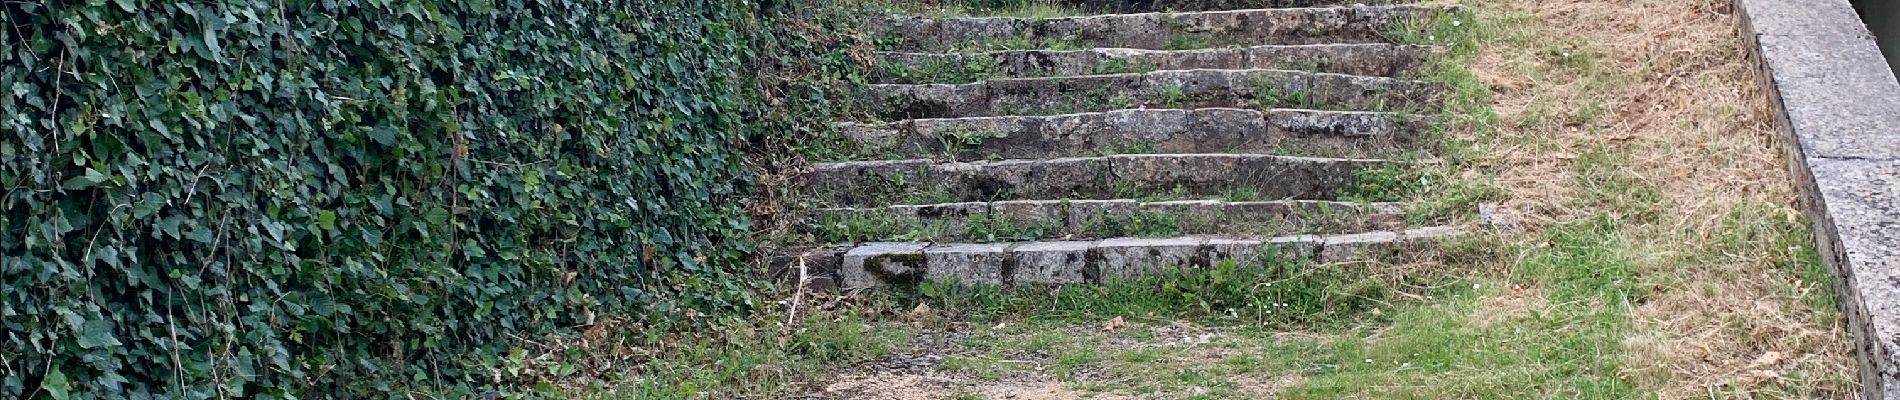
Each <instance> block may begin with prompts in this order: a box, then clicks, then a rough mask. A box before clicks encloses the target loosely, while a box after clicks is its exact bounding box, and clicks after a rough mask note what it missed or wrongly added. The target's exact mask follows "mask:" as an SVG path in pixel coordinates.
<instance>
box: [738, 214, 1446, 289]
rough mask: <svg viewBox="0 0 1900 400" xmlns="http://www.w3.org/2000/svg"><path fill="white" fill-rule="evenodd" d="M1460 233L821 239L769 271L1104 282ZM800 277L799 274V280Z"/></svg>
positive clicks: (835, 285)
mask: <svg viewBox="0 0 1900 400" xmlns="http://www.w3.org/2000/svg"><path fill="white" fill-rule="evenodd" d="M1464 234H1466V231H1465V230H1463V229H1461V228H1458V227H1450V226H1436V227H1425V228H1414V229H1408V230H1403V231H1376V232H1364V233H1355V234H1342V235H1325V236H1321V235H1295V236H1282V237H1274V238H1269V239H1246V238H1228V237H1219V236H1206V235H1203V236H1183V237H1176V238H1162V239H1146V238H1113V239H1102V240H1093V241H1049V242H1019V243H989V244H978V243H893V242H877V243H862V244H856V245H833V246H818V247H812V248H808V249H803V250H794V251H785V252H780V253H779V255H777V256H774V257H772V258H771V261H770V265H769V269H768V274H769V276H771V277H772V278H774V279H776V280H778V281H779V282H782V283H788V284H791V283H802V284H803V285H805V286H806V287H808V288H813V289H821V290H830V289H844V290H859V289H874V288H882V287H892V286H911V285H915V284H917V283H920V282H922V281H925V280H933V281H942V280H949V281H957V282H962V283H969V284H990V285H1042V284H1052V285H1062V284H1085V283H1101V282H1103V281H1104V279H1117V278H1130V277H1138V276H1143V275H1147V274H1152V273H1156V272H1162V271H1166V270H1170V269H1176V268H1181V267H1209V266H1213V265H1217V264H1219V263H1224V262H1228V261H1233V262H1236V263H1238V264H1239V265H1242V266H1246V265H1248V264H1250V263H1259V262H1264V261H1269V260H1272V259H1278V260H1310V261H1313V262H1315V263H1317V264H1322V265H1324V264H1337V263H1343V262H1353V261H1364V260H1367V259H1368V258H1372V257H1376V256H1377V255H1379V254H1380V253H1384V254H1399V253H1405V254H1414V255H1416V254H1417V253H1418V252H1419V251H1421V250H1424V249H1426V248H1428V247H1421V246H1431V245H1432V244H1435V243H1437V241H1439V240H1442V239H1445V238H1450V237H1457V236H1462V235H1464ZM800 279H803V281H802V282H801V281H800Z"/></svg>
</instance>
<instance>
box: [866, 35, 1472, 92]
mask: <svg viewBox="0 0 1900 400" xmlns="http://www.w3.org/2000/svg"><path fill="white" fill-rule="evenodd" d="M1442 51H1443V48H1442V47H1439V46H1430V45H1406V44H1390V43H1346V44H1303V45H1257V46H1229V47H1213V48H1204V49H1191V50H1150V49H1138V48H1127V47H1098V48H1091V49H1081V50H992V51H976V52H908V51H880V52H877V53H876V56H877V59H878V60H880V61H879V62H880V63H882V64H884V65H887V66H893V67H901V69H891V68H888V67H887V68H880V69H878V70H876V71H875V72H874V73H873V74H872V75H871V76H872V77H873V79H872V80H874V81H879V82H878V83H927V82H919V81H917V79H919V78H918V77H906V76H899V75H894V72H893V71H901V72H904V73H906V74H908V73H921V74H926V75H927V76H926V78H928V77H936V78H942V77H941V76H934V75H928V74H931V73H933V72H934V73H936V74H944V73H954V74H976V75H980V76H981V77H982V78H983V79H976V81H981V80H987V79H996V78H1030V77H1059V76H1078V75H1088V74H1101V73H1105V72H1108V71H1112V70H1121V71H1124V72H1134V71H1132V70H1145V71H1167V70H1182V69H1193V68H1204V69H1205V68H1214V69H1218V68H1249V67H1251V68H1259V67H1267V66H1277V67H1282V68H1283V67H1285V66H1289V65H1290V66H1306V67H1308V68H1296V69H1302V70H1309V71H1315V72H1330V73H1342V74H1351V75H1360V76H1385V77H1392V76H1400V75H1403V74H1405V73H1406V72H1408V71H1413V70H1416V69H1417V68H1418V67H1419V66H1420V65H1422V64H1423V63H1424V62H1426V60H1427V59H1428V58H1429V57H1430V56H1431V55H1432V54H1435V53H1439V52H1442ZM971 63H978V64H971ZM989 63H995V64H994V65H990V64H989ZM1117 63H1119V64H1117ZM1306 63H1311V64H1306ZM972 65H980V66H982V68H981V69H978V70H971V69H970V68H972V67H971V66H972ZM945 68H950V70H947V71H946V70H944V69H945ZM974 77H975V76H966V77H964V78H963V79H969V78H974Z"/></svg>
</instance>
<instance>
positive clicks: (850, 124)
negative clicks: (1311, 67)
mask: <svg viewBox="0 0 1900 400" xmlns="http://www.w3.org/2000/svg"><path fill="white" fill-rule="evenodd" d="M1202 111H1220V112H1247V113H1258V114H1261V115H1262V116H1265V117H1271V116H1273V115H1275V114H1308V115H1319V116H1375V117H1388V118H1392V119H1398V118H1406V119H1409V120H1421V121H1430V120H1433V119H1436V117H1435V116H1433V115H1429V114H1418V113H1407V112H1397V111H1353V110H1315V109H1310V108H1269V109H1265V110H1255V109H1250V108H1233V107H1200V108H1128V109H1121V110H1110V111H1091V112H1077V113H1067V114H1054V115H1002V116H993V117H957V118H912V119H905V120H897V121H886V122H860V121H838V122H833V123H832V125H833V126H836V127H839V128H885V129H891V128H895V127H900V126H905V125H914V124H917V123H945V122H956V121H992V120H1032V119H1040V120H1052V119H1063V118H1078V117H1090V116H1100V115H1109V114H1118V113H1146V112H1186V113H1195V112H1202ZM1407 122H1410V121H1407Z"/></svg>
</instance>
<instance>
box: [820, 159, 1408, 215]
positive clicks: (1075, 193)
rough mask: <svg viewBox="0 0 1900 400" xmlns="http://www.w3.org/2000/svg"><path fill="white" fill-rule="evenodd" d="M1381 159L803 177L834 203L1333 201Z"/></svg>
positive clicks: (882, 170)
mask: <svg viewBox="0 0 1900 400" xmlns="http://www.w3.org/2000/svg"><path fill="white" fill-rule="evenodd" d="M1393 164H1394V163H1393V162H1391V161H1385V160H1363V159H1332V158H1304V157H1283V156H1269V155H1256V154H1137V155H1118V156H1107V157H1080V158H1058V159H1048V160H1006V161H985V162H969V163H959V162H951V163H938V162H936V161H933V160H927V159H926V160H890V161H847V162H838V163H821V164H818V165H817V166H816V168H815V169H814V170H813V171H812V172H811V173H810V174H809V175H808V176H807V179H806V180H807V182H808V183H809V184H808V186H806V187H808V188H810V189H812V191H813V193H812V196H813V198H814V199H815V200H817V201H819V202H821V203H825V204H829V205H835V206H846V207H859V206H882V205H891V204H927V203H952V202H967V201H998V200H1038V199H1040V200H1053V199H1079V200H1107V199H1121V198H1144V197H1153V196H1157V195H1163V196H1194V197H1204V196H1220V195H1226V194H1229V193H1246V195H1247V196H1248V197H1253V198H1260V199H1275V200H1279V199H1299V200H1336V199H1338V198H1340V196H1341V194H1342V191H1343V190H1344V189H1345V188H1352V187H1355V185H1356V184H1357V182H1358V178H1359V177H1360V176H1361V172H1362V171H1366V170H1372V169H1383V168H1387V167H1390V166H1393Z"/></svg>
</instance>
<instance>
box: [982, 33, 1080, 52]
mask: <svg viewBox="0 0 1900 400" xmlns="http://www.w3.org/2000/svg"><path fill="white" fill-rule="evenodd" d="M1084 48H1087V46H1085V45H1084V44H1083V43H1079V42H1077V41H1075V40H1074V39H1067V38H1041V39H1031V38H1028V37H1023V36H1015V37H1010V38H1006V39H995V40H972V41H969V42H964V43H962V44H958V45H956V46H951V49H950V51H951V52H956V53H979V52H988V51H1011V50H1047V51H1070V50H1081V49H1084Z"/></svg>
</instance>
